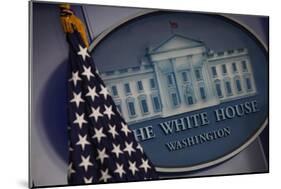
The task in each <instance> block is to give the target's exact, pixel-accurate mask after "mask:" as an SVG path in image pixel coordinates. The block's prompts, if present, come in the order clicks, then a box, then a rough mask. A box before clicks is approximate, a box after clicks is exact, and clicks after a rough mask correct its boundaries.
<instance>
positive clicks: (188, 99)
mask: <svg viewBox="0 0 281 189" xmlns="http://www.w3.org/2000/svg"><path fill="white" fill-rule="evenodd" d="M187 103H188V104H189V105H192V104H194V102H193V97H192V96H188V97H187Z"/></svg>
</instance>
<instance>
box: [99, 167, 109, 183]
mask: <svg viewBox="0 0 281 189" xmlns="http://www.w3.org/2000/svg"><path fill="white" fill-rule="evenodd" d="M110 178H111V176H110V175H109V174H108V169H106V170H105V171H103V170H101V178H100V181H103V182H107V180H108V179H110Z"/></svg>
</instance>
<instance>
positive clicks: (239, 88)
mask: <svg viewBox="0 0 281 189" xmlns="http://www.w3.org/2000/svg"><path fill="white" fill-rule="evenodd" d="M235 83H236V88H237V92H241V91H242V87H241V82H240V79H236V80H235Z"/></svg>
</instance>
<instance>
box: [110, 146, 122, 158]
mask: <svg viewBox="0 0 281 189" xmlns="http://www.w3.org/2000/svg"><path fill="white" fill-rule="evenodd" d="M112 152H113V153H115V155H116V157H117V158H119V154H123V152H122V151H121V149H120V145H119V144H118V145H115V144H113V149H112Z"/></svg>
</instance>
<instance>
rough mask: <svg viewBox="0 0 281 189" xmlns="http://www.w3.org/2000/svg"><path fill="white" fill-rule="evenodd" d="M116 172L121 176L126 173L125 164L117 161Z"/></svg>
mask: <svg viewBox="0 0 281 189" xmlns="http://www.w3.org/2000/svg"><path fill="white" fill-rule="evenodd" d="M114 173H118V174H119V176H120V178H122V176H123V174H125V171H124V168H123V165H122V164H119V163H116V169H115V170H114Z"/></svg>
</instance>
